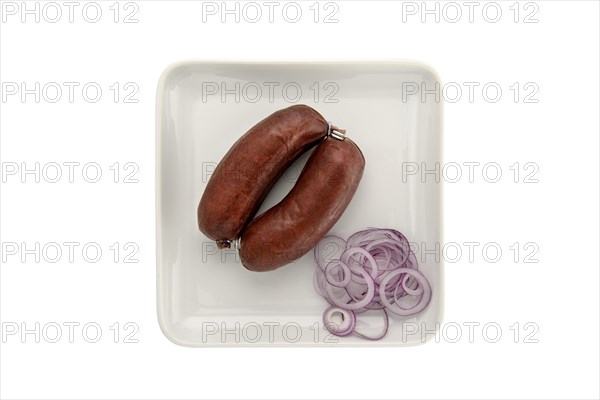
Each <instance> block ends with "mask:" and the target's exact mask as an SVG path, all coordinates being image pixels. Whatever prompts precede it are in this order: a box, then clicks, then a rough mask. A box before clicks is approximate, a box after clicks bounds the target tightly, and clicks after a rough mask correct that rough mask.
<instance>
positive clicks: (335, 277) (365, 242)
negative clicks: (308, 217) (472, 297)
mask: <svg viewBox="0 0 600 400" xmlns="http://www.w3.org/2000/svg"><path fill="white" fill-rule="evenodd" d="M314 256H315V262H316V263H317V268H316V269H315V274H314V277H313V283H314V286H315V290H316V291H317V292H318V293H319V294H320V295H321V296H322V297H323V298H324V299H325V300H327V302H328V303H329V304H331V307H329V308H328V309H327V310H326V311H325V314H324V315H323V322H324V323H325V325H326V328H327V330H329V331H330V332H331V333H333V334H335V335H338V336H346V335H349V334H351V333H354V334H356V335H357V336H359V337H362V338H364V339H369V340H378V339H381V338H382V337H384V336H385V334H386V333H387V330H388V326H389V315H388V313H387V312H388V311H390V312H392V313H394V314H397V315H400V316H412V315H415V314H418V313H420V312H422V311H423V310H424V309H425V308H426V307H427V306H428V304H429V302H430V301H431V296H432V290H431V286H430V285H429V282H428V281H427V279H426V278H425V276H424V275H423V274H422V273H421V272H420V271H419V270H418V268H419V265H418V262H417V258H416V257H415V255H414V253H413V252H412V249H411V247H410V243H409V242H408V239H407V238H406V237H405V236H404V235H403V234H402V233H400V232H398V231H397V230H395V229H376V228H368V229H365V230H362V231H359V232H356V233H354V234H353V235H352V236H350V237H349V238H348V240H347V241H346V240H344V239H342V238H340V237H338V236H333V235H331V236H327V237H325V238H324V239H323V240H321V242H319V244H317V246H316V247H315V251H314ZM406 300H408V302H407V301H406ZM407 304H410V305H407ZM369 310H381V311H382V312H383V314H384V328H383V329H382V333H381V334H380V335H376V336H369V335H365V334H363V333H360V332H357V331H356V329H355V326H356V318H357V317H356V315H357V314H360V313H363V312H366V311H369ZM336 312H339V313H341V315H342V319H343V321H344V324H343V325H342V326H339V327H337V326H334V325H335V324H332V323H333V321H332V320H331V318H332V316H333V315H334V314H335V313H336Z"/></svg>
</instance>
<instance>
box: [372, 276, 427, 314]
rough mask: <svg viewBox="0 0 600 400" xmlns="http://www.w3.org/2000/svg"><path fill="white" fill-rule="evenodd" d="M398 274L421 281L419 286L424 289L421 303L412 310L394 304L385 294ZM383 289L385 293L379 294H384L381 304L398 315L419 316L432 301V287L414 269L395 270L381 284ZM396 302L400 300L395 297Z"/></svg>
mask: <svg viewBox="0 0 600 400" xmlns="http://www.w3.org/2000/svg"><path fill="white" fill-rule="evenodd" d="M397 274H412V275H413V276H414V277H415V278H417V280H418V281H419V285H420V286H421V287H422V288H423V292H422V294H421V298H420V299H419V302H418V303H417V304H416V305H415V306H413V307H411V308H403V307H400V306H399V305H398V304H393V303H392V302H391V301H389V299H388V298H387V295H386V294H385V287H386V285H387V284H388V283H389V280H390V279H391V278H393V277H394V276H395V275H397ZM381 287H383V288H384V290H383V291H380V292H379V293H380V294H381V293H384V295H383V296H380V301H381V303H382V304H383V305H385V306H386V308H387V309H388V310H390V311H391V312H393V313H394V314H396V315H401V316H409V315H414V314H417V313H419V312H421V311H423V310H424V309H425V307H427V305H428V304H429V301H430V300H431V286H429V282H428V281H427V279H426V278H425V277H424V276H423V275H422V274H421V273H420V272H419V271H417V270H414V269H410V268H399V269H397V270H394V271H393V272H392V273H391V274H390V275H388V276H386V277H385V278H384V279H383V281H382V282H381ZM394 300H395V301H397V300H398V298H396V297H395V296H394Z"/></svg>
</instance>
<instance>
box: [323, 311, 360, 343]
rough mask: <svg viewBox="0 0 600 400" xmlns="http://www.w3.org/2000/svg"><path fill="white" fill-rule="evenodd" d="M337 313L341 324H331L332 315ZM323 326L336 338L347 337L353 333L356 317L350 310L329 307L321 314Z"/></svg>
mask: <svg viewBox="0 0 600 400" xmlns="http://www.w3.org/2000/svg"><path fill="white" fill-rule="evenodd" d="M336 313H339V314H341V317H342V324H341V325H338V324H337V323H335V322H333V315H334V314H336ZM323 325H325V328H326V329H327V330H328V331H329V332H331V333H333V334H334V335H336V336H348V335H349V334H351V333H352V332H354V328H355V327H356V315H355V314H354V312H352V311H351V310H345V309H343V308H340V307H335V306H331V307H329V308H328V309H327V310H325V312H324V313H323Z"/></svg>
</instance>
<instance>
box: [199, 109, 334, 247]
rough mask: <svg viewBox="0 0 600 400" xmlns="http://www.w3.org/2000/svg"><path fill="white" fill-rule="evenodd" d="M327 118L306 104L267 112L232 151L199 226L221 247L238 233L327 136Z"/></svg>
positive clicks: (215, 177)
mask: <svg viewBox="0 0 600 400" xmlns="http://www.w3.org/2000/svg"><path fill="white" fill-rule="evenodd" d="M327 125H328V123H327V121H326V120H325V119H324V118H323V116H322V115H321V114H319V113H318V112H317V111H315V110H314V109H312V108H310V107H308V106H306V105H294V106H292V107H288V108H285V109H283V110H279V111H277V112H275V113H273V114H271V115H270V116H268V117H266V118H265V119H263V120H262V121H260V122H259V123H258V124H256V125H255V126H254V127H252V128H251V129H250V130H249V131H248V132H246V133H245V134H244V135H243V136H242V137H241V138H240V139H239V140H238V141H237V142H236V143H234V145H233V146H232V147H231V149H230V150H229V151H228V152H227V154H226V155H225V157H223V159H222V160H221V162H220V163H219V165H217V168H216V169H215V171H214V173H213V174H212V176H211V178H210V180H209V181H208V184H207V185H206V189H205V190H204V193H203V195H202V198H201V200H200V204H199V205H198V227H199V228H200V230H201V231H202V232H203V233H204V234H205V235H206V236H208V237H209V238H210V239H213V240H216V241H217V244H218V245H219V247H229V241H231V240H235V239H237V238H238V237H239V235H240V232H241V231H242V230H243V229H244V227H245V226H246V225H247V224H248V222H250V220H251V219H252V217H254V215H255V214H256V212H257V211H258V209H259V208H260V205H261V203H262V202H263V200H264V199H265V197H266V195H267V193H268V192H269V190H270V189H271V187H272V186H273V184H274V183H275V182H276V181H277V179H279V177H280V176H281V175H282V174H283V173H284V172H285V170H286V169H287V168H288V167H289V166H290V164H291V163H292V162H293V161H294V160H296V159H297V158H298V157H299V156H300V155H302V153H304V152H305V151H307V150H309V149H310V148H311V147H313V146H315V145H316V144H317V143H319V141H321V140H322V139H323V138H324V137H325V136H326V135H327Z"/></svg>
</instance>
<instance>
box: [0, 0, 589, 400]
mask: <svg viewBox="0 0 600 400" xmlns="http://www.w3.org/2000/svg"><path fill="white" fill-rule="evenodd" d="M3 3H4V5H3V7H5V5H6V3H7V2H3ZM100 3H101V7H102V9H103V16H102V18H101V20H100V21H99V22H98V23H88V22H86V21H85V20H84V19H83V18H82V16H81V8H82V6H83V5H84V4H85V3H83V2H82V3H81V4H80V5H79V8H76V9H75V14H74V22H73V23H69V21H68V16H67V15H66V14H65V15H63V19H62V20H61V21H59V22H57V23H48V22H46V21H44V18H43V16H42V18H41V20H40V22H39V23H36V22H35V21H34V16H28V17H27V20H26V22H25V23H22V22H21V21H20V14H17V15H16V16H13V15H4V14H3V18H5V19H6V21H5V22H4V21H3V23H2V26H1V28H0V29H1V31H0V34H1V41H0V49H1V50H0V52H1V53H0V55H1V65H0V74H1V81H2V82H3V83H5V82H17V83H20V82H27V83H28V84H29V85H30V86H32V85H34V83H35V82H41V85H42V86H43V84H44V83H47V82H59V83H62V82H79V83H80V84H81V86H83V85H84V84H85V83H87V82H98V84H100V85H101V86H102V87H103V89H104V91H103V96H102V98H101V100H100V101H98V102H97V103H88V102H87V101H85V100H84V99H82V98H81V96H80V93H81V92H80V91H79V92H78V91H76V92H75V94H76V98H75V101H74V102H73V103H69V102H68V101H66V100H65V99H62V100H61V101H59V102H58V103H56V104H51V103H49V102H47V101H44V99H41V101H40V102H39V103H36V102H35V101H34V99H33V96H32V95H31V96H28V97H26V99H25V102H23V101H21V99H20V97H19V95H16V96H11V97H9V98H7V99H6V101H4V100H3V102H2V103H1V116H0V118H1V133H2V141H1V157H2V163H3V169H5V168H9V167H7V166H8V165H9V164H6V163H17V164H20V163H22V162H25V163H29V165H33V163H35V162H40V163H41V164H42V165H43V164H45V163H50V162H58V163H63V162H69V161H73V162H80V163H81V164H85V163H88V162H97V163H98V164H100V165H101V166H102V168H103V177H102V179H101V180H100V182H99V183H96V184H90V183H87V182H85V181H84V180H83V179H81V175H79V176H77V175H76V178H75V182H74V183H69V182H68V181H66V180H65V178H63V180H61V181H60V182H59V183H55V184H52V183H48V182H44V180H43V179H42V181H41V182H40V183H35V182H34V181H33V178H32V177H28V178H27V179H28V180H27V182H26V183H21V182H20V175H15V176H8V177H6V182H4V183H3V184H2V195H1V200H2V208H1V221H2V230H1V234H2V242H3V243H8V242H15V243H21V242H26V243H27V244H28V245H29V246H33V245H34V243H35V242H40V243H41V244H42V245H43V244H44V243H48V242H58V243H62V242H69V241H73V242H80V243H82V244H84V243H87V242H97V243H99V244H100V245H101V246H102V248H103V250H104V254H103V257H102V259H101V260H100V261H99V262H97V263H89V262H86V261H85V260H83V259H82V258H81V257H80V256H78V258H77V259H76V260H75V262H73V263H69V262H68V260H65V259H63V260H61V261H60V262H57V263H54V264H52V263H48V262H45V261H44V260H41V262H39V263H36V262H35V260H34V259H33V256H27V257H28V258H27V259H26V262H21V260H20V257H19V256H18V255H16V256H9V255H7V254H3V256H5V257H7V258H6V262H5V263H3V264H2V267H1V319H2V324H3V330H5V331H6V329H10V327H12V326H14V325H12V324H16V326H18V327H19V328H20V327H21V326H22V325H21V324H22V323H25V324H27V325H26V327H29V328H32V327H34V324H35V323H36V322H39V323H40V324H41V326H50V325H48V324H51V323H52V322H56V323H58V324H60V325H62V324H64V323H65V322H78V323H80V324H81V325H80V326H79V329H80V328H81V326H82V325H84V324H85V323H89V322H95V323H97V324H98V325H99V326H100V327H101V328H102V330H103V336H102V337H101V339H100V340H99V341H98V342H97V343H88V342H86V340H84V338H83V337H82V334H81V331H80V330H76V331H75V337H74V340H73V343H69V341H68V338H66V337H64V336H65V335H67V334H68V330H67V329H66V328H64V330H63V337H62V339H61V340H60V341H59V342H58V343H49V341H48V340H45V338H44V337H42V338H41V339H40V343H36V340H35V336H34V335H33V334H30V335H26V336H25V337H24V340H22V338H21V336H20V332H19V333H18V334H16V335H5V337H3V340H4V342H3V343H0V346H1V347H0V352H1V365H0V366H1V373H0V374H1V375H0V388H1V389H0V395H1V397H2V398H63V399H66V398H198V397H200V398H202V397H263V398H284V397H336V398H362V397H401V398H487V397H491V398H508V397H515V398H525V397H536V398H566V397H569V398H598V396H599V382H598V376H599V375H600V373H599V364H598V362H599V358H598V357H599V343H598V339H599V329H598V321H599V317H598V315H599V310H598V308H599V307H598V306H599V297H598V292H599V287H598V286H599V275H598V266H599V259H598V242H599V237H598V204H599V202H598V200H599V199H598V182H599V177H598V134H599V126H598V109H599V101H598V87H599V82H598V71H599V60H598V49H599V47H600V46H599V43H598V41H599V36H600V35H599V30H598V23H599V5H598V3H597V2H595V1H584V2H568V4H567V2H559V1H539V2H537V3H535V5H536V6H537V8H538V9H539V11H537V13H536V15H535V18H537V20H538V22H537V23H524V22H523V19H524V17H525V15H526V14H529V12H531V11H532V10H534V8H529V9H527V10H524V9H523V8H524V4H523V3H522V4H521V5H519V6H518V7H519V8H520V10H521V13H520V15H519V18H518V19H519V22H518V23H515V22H514V20H513V18H514V16H515V15H514V9H509V7H511V5H512V4H513V2H512V1H510V2H499V5H500V8H501V9H502V12H503V13H502V17H501V18H500V21H499V22H497V23H490V22H487V21H486V20H485V19H484V18H483V16H482V11H481V10H482V8H483V5H484V3H481V5H479V7H478V8H476V9H475V12H474V16H473V17H474V21H473V22H472V23H471V22H469V20H468V15H467V14H466V13H467V12H468V9H467V7H466V6H465V5H463V3H462V2H459V3H458V4H459V7H460V8H461V9H462V11H463V14H464V15H463V16H462V19H461V20H460V21H458V22H456V23H450V22H448V21H447V19H449V18H453V17H454V14H453V13H452V14H447V15H446V18H444V15H441V18H440V21H439V23H438V22H435V21H434V16H433V15H430V16H426V17H427V20H426V21H425V23H422V22H421V19H420V13H417V14H416V15H408V14H406V13H405V14H403V7H404V10H405V11H406V10H407V8H406V7H407V4H403V3H401V2H391V1H390V2H369V4H366V2H338V3H337V6H338V8H339V11H338V12H337V14H336V16H335V17H336V18H337V19H338V20H339V22H338V23H329V24H328V23H323V22H322V19H323V17H324V16H323V15H320V16H319V19H320V22H319V23H315V22H314V21H313V15H314V14H312V11H311V10H310V9H309V8H308V7H309V6H310V5H311V4H312V2H308V3H304V2H303V3H302V9H303V12H304V14H303V16H302V18H301V20H300V21H299V22H298V23H295V24H294V23H289V22H286V21H285V20H284V19H283V18H282V16H281V12H280V11H279V13H278V12H277V10H280V8H279V9H276V13H275V16H274V19H275V21H274V22H273V23H269V22H268V20H267V17H266V16H263V19H262V20H261V21H260V22H257V23H249V22H247V21H244V18H243V16H242V18H241V20H240V22H239V23H236V22H235V21H234V19H233V17H232V16H229V17H228V20H227V21H226V22H225V23H221V22H220V20H219V19H220V18H219V15H217V16H208V19H207V20H206V22H203V20H202V15H203V14H202V3H200V2H192V1H185V2H169V4H168V5H167V4H166V2H159V1H138V2H137V3H136V4H137V6H138V8H139V11H138V12H137V14H136V18H137V19H138V20H139V22H138V23H133V24H125V23H122V22H120V23H114V22H113V17H114V14H113V11H112V10H110V9H109V7H110V6H111V5H112V4H113V2H112V1H110V2H100ZM16 4H17V6H19V7H20V2H18V3H16ZM29 4H31V7H33V2H31V3H29ZM59 4H62V3H59ZM260 4H262V3H260ZM282 4H283V3H282ZM415 4H416V5H417V6H418V7H422V6H421V3H420V2H418V3H415ZM444 4H445V3H440V5H439V7H440V12H442V7H443V6H444ZM43 5H44V3H40V7H42V6H43ZM217 5H218V6H220V2H219V3H217ZM321 6H323V5H321ZM428 6H429V7H431V8H433V7H434V3H428ZM61 7H62V11H63V13H67V11H68V10H67V8H66V7H65V6H62V5H61ZM232 7H233V6H232ZM530 7H533V6H530ZM129 10H131V9H129ZM263 11H264V12H266V11H267V9H266V7H264V6H263ZM446 11H447V12H448V13H450V12H451V11H452V10H450V9H448V8H446ZM488 11H489V12H490V14H489V16H491V17H493V16H494V15H493V13H492V11H490V10H488ZM122 12H124V11H123V10H122ZM53 15H54V14H52V16H53ZM123 16H124V15H120V16H119V19H120V20H122V19H123ZM403 16H404V19H405V21H403ZM189 58H202V59H241V60H245V59H248V60H250V59H252V60H275V59H289V60H295V59H302V60H304V59H356V58H359V59H369V58H400V59H415V60H421V61H424V62H426V63H428V64H429V65H431V66H433V67H434V68H435V69H436V70H437V71H438V73H439V75H440V76H441V79H442V81H443V82H444V83H447V82H456V83H457V84H459V85H460V84H462V83H464V82H479V83H480V84H481V85H484V84H485V83H488V82H497V83H498V84H499V85H500V86H501V87H502V88H503V95H502V98H501V99H500V100H499V101H498V102H496V103H491V102H488V101H486V100H485V99H484V98H482V96H481V92H480V91H479V92H477V91H476V92H475V99H474V101H473V102H469V101H468V99H467V97H466V92H465V93H464V94H463V98H461V100H460V101H458V102H457V103H449V102H447V101H446V102H445V104H444V108H445V110H444V111H445V121H444V137H445V139H444V140H445V143H444V145H445V148H444V158H445V161H446V162H458V163H464V162H470V161H471V162H480V163H481V164H485V163H488V162H497V163H498V164H499V165H500V166H501V167H502V172H503V176H502V179H501V180H500V181H499V182H498V183H495V184H492V183H488V182H487V181H486V180H485V179H483V178H482V175H481V170H478V171H479V175H475V179H474V182H473V183H470V182H468V180H467V179H466V178H464V177H463V179H462V180H461V181H460V182H458V183H446V184H445V187H444V191H445V199H444V203H445V206H444V209H445V232H444V234H445V241H446V242H447V243H448V242H457V243H464V242H480V243H488V242H496V243H498V244H499V245H500V246H501V247H502V249H503V255H502V257H501V258H500V260H499V261H498V262H496V263H491V262H487V261H486V260H485V259H484V258H483V257H482V256H481V252H480V251H479V252H476V253H475V259H474V261H473V262H470V260H469V259H468V257H467V255H463V257H462V258H461V260H460V261H459V262H454V263H448V262H447V263H446V297H445V302H446V306H445V310H446V311H445V319H444V321H445V323H446V324H452V323H455V324H458V325H459V326H462V327H463V330H462V334H463V336H462V337H461V339H460V340H458V342H457V343H450V342H449V340H447V339H448V338H453V337H454V334H448V335H446V337H442V338H440V340H439V342H440V343H435V340H433V341H430V342H429V343H427V344H425V345H422V346H416V347H410V348H376V349H372V348H369V347H364V348H336V349H316V348H302V349H296V348H257V349H254V348H242V349H237V348H236V349H227V348H218V349H188V348H183V347H178V346H176V345H174V344H173V343H171V342H169V341H168V340H167V339H166V338H165V337H164V336H163V334H162V333H161V331H160V329H159V327H158V323H157V318H156V310H155V301H156V300H155V257H154V254H155V242H154V106H155V105H154V102H155V87H156V83H157V80H158V77H159V75H160V74H161V72H162V71H163V70H164V68H165V67H166V66H167V65H168V64H170V63H172V62H175V61H178V60H182V59H189ZM114 82H119V83H120V84H121V85H123V84H125V83H127V82H134V83H135V84H137V85H138V86H139V92H138V93H137V94H136V95H135V98H137V99H138V100H139V102H138V103H134V104H128V103H123V102H122V101H120V100H122V99H119V102H118V103H115V102H114V101H113V98H112V95H113V92H112V91H110V89H108V87H109V86H111V85H112V84H113V83H114ZM515 82H519V83H520V85H523V84H525V83H527V82H533V83H535V84H536V85H537V87H539V92H538V93H537V94H536V95H535V96H534V98H535V99H537V100H538V102H537V103H525V102H524V101H523V100H524V99H523V97H524V94H525V92H522V93H521V94H520V96H519V98H518V99H517V100H518V101H517V102H516V103H515V101H514V98H513V96H514V92H513V91H511V90H510V89H509V87H510V86H511V85H513V84H514V83H515ZM78 94H79V95H78ZM65 96H66V94H65ZM115 162H119V163H121V164H124V163H126V162H134V163H136V164H137V165H138V166H139V172H138V173H137V175H136V177H137V178H138V179H139V183H131V184H126V183H122V182H120V183H114V182H112V179H113V175H112V173H113V172H112V171H111V170H109V169H108V167H109V166H110V165H112V164H114V163H115ZM515 162H519V163H520V164H521V166H522V165H523V164H524V163H526V162H533V163H536V164H537V165H538V166H539V171H538V172H537V174H536V178H537V179H538V180H539V183H524V182H523V176H520V178H519V179H518V180H519V182H518V183H515V182H514V181H513V179H514V176H513V171H512V170H510V169H509V167H510V166H511V165H513V164H514V163H515ZM11 165H12V164H11ZM65 171H66V169H65ZM465 171H466V170H465ZM114 242H119V243H120V244H121V245H123V244H124V243H127V242H134V243H136V244H137V245H138V246H139V252H138V253H137V255H136V258H137V259H139V262H138V263H134V264H131V263H124V262H122V258H123V254H120V255H119V260H118V261H119V262H117V263H115V262H114V261H113V259H112V257H113V253H112V252H111V250H109V249H108V247H109V246H110V245H111V244H112V243H114ZM514 242H519V243H520V246H521V247H523V244H524V243H527V242H534V243H535V244H537V246H538V247H539V252H538V253H537V254H536V255H535V257H534V258H535V259H537V260H539V262H538V263H526V262H524V256H525V255H526V254H527V253H528V252H527V253H526V252H524V251H523V250H521V252H520V254H519V255H518V257H517V261H518V262H515V260H514V259H513V257H514V255H515V253H514V252H513V251H511V250H510V249H509V247H510V246H511V245H512V244H513V243H514ZM115 322H118V323H119V324H120V328H119V330H120V333H121V335H120V337H119V338H118V340H117V341H118V343H114V336H113V334H114V331H113V330H111V329H110V326H113V327H114V325H113V324H114V323H115ZM127 322H132V323H135V324H137V326H139V332H137V333H136V334H135V336H134V338H135V339H137V340H138V343H124V339H123V334H124V333H126V331H125V330H124V328H123V325H124V324H125V323H127ZM469 322H478V323H480V324H481V325H483V324H486V323H490V322H494V323H497V324H498V326H500V327H501V329H502V337H501V338H500V339H499V340H498V342H496V343H489V342H488V340H486V338H487V337H485V336H484V335H483V334H482V332H481V329H476V330H475V333H474V337H473V340H472V341H471V340H469V338H468V329H467V328H466V326H465V325H464V324H465V323H469ZM527 322H532V323H534V324H536V326H538V327H539V331H538V332H537V333H535V335H534V336H533V338H534V339H536V340H537V341H538V343H525V340H524V337H523V336H524V334H525V333H527V332H526V331H525V330H524V329H523V326H524V324H525V323H527ZM515 323H519V324H520V325H519V331H520V335H519V338H516V339H517V340H515V337H514V334H515V329H516V328H515V325H514V324H515ZM449 326H450V325H449ZM511 326H512V327H513V329H512V330H511V329H510V327H511ZM479 328H481V326H480V327H479ZM448 332H450V331H448ZM5 333H6V332H5ZM488 339H489V338H488ZM515 341H516V343H515ZM471 342H472V343H471Z"/></svg>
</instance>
